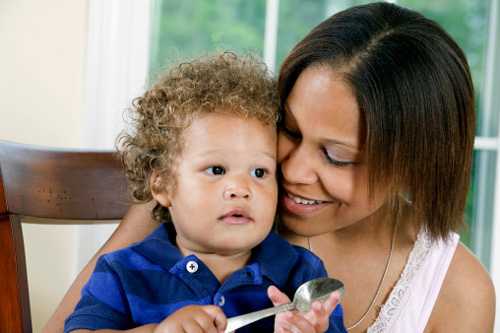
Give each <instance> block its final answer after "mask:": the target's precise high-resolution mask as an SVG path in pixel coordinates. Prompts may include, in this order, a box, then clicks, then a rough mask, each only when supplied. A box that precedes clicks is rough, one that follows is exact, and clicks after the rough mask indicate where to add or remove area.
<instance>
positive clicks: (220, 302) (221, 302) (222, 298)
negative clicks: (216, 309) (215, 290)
mask: <svg viewBox="0 0 500 333" xmlns="http://www.w3.org/2000/svg"><path fill="white" fill-rule="evenodd" d="M225 303H226V299H225V298H224V296H221V297H220V298H219V306H224V304H225Z"/></svg>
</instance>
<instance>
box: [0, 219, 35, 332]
mask: <svg viewBox="0 0 500 333" xmlns="http://www.w3.org/2000/svg"><path fill="white" fill-rule="evenodd" d="M0 253H1V255H0V271H1V274H0V286H2V287H1V292H0V332H9V333H30V332H31V313H30V305H29V296H28V279H27V276H26V268H25V267H26V265H25V258H24V244H23V236H22V229H21V224H20V223H19V220H18V219H16V218H10V219H9V217H7V216H6V215H3V216H2V217H1V218H0Z"/></svg>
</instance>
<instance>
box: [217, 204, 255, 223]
mask: <svg viewBox="0 0 500 333" xmlns="http://www.w3.org/2000/svg"><path fill="white" fill-rule="evenodd" d="M218 220H219V221H222V222H224V223H227V224H232V225H240V224H247V223H251V222H253V219H252V217H251V216H250V215H249V214H248V213H247V212H246V211H245V210H244V209H240V208H236V209H231V210H230V211H228V212H227V213H225V214H224V215H222V216H221V217H219V218H218Z"/></svg>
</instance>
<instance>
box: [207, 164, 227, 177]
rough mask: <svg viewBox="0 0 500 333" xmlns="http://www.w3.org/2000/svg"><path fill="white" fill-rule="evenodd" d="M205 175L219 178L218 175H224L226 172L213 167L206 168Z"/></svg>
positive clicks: (221, 168) (218, 167)
mask: <svg viewBox="0 0 500 333" xmlns="http://www.w3.org/2000/svg"><path fill="white" fill-rule="evenodd" d="M207 173H208V174H209V175H214V176H220V175H223V174H225V173H226V170H225V169H224V168H223V167H221V166H219V165H214V166H211V167H208V168H207Z"/></svg>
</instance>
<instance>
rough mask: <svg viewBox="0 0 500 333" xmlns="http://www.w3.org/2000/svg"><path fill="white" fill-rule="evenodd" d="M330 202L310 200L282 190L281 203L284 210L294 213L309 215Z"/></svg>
mask: <svg viewBox="0 0 500 333" xmlns="http://www.w3.org/2000/svg"><path fill="white" fill-rule="evenodd" d="M329 203H330V202H328V201H321V200H311V199H306V198H304V197H300V196H297V195H293V194H291V193H288V192H284V193H283V195H282V196H281V205H282V207H284V208H285V210H286V212H289V213H292V214H295V215H302V216H305V215H310V214H313V213H315V212H317V211H318V210H320V209H322V208H324V207H325V206H326V205H328V204H329Z"/></svg>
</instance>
